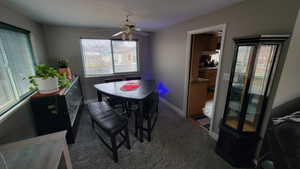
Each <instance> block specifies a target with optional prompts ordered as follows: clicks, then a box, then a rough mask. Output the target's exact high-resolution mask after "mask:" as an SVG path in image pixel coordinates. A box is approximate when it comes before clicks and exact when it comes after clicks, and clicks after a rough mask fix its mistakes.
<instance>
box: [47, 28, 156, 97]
mask: <svg viewBox="0 0 300 169" xmlns="http://www.w3.org/2000/svg"><path fill="white" fill-rule="evenodd" d="M117 31H119V29H103V28H98V29H97V28H80V27H64V26H51V25H44V32H45V37H46V44H47V50H48V55H49V59H50V62H51V64H53V65H55V64H56V60H57V58H59V57H61V56H63V57H68V58H69V60H70V67H71V69H72V71H73V72H74V73H75V74H77V75H80V77H81V84H82V88H83V93H84V96H85V100H92V99H96V90H95V89H94V87H93V86H94V84H96V83H101V82H103V78H101V77H90V78H84V76H83V65H82V56H81V48H80V38H100V39H101V38H102V39H109V38H111V35H113V34H114V33H116V32H117ZM136 39H138V41H139V47H140V48H139V54H140V67H141V75H142V77H143V78H145V79H152V73H151V72H152V71H151V70H152V62H151V57H150V56H151V55H150V48H149V45H150V36H147V37H146V36H138V37H136ZM105 78H110V77H105Z"/></svg>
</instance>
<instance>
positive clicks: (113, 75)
mask: <svg viewBox="0 0 300 169" xmlns="http://www.w3.org/2000/svg"><path fill="white" fill-rule="evenodd" d="M139 74H140V72H126V73H114V74H104V75H84V78H107V77H117V76H131V75H139Z"/></svg>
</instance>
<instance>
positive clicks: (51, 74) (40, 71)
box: [28, 64, 71, 90]
mask: <svg viewBox="0 0 300 169" xmlns="http://www.w3.org/2000/svg"><path fill="white" fill-rule="evenodd" d="M55 77H57V79H58V86H59V88H61V89H62V88H67V87H70V85H71V83H70V81H69V80H68V79H67V76H66V73H65V74H59V73H58V71H57V70H56V69H55V68H53V67H50V66H47V65H44V64H40V65H36V66H35V75H34V76H29V77H28V79H29V82H30V83H31V84H32V85H33V86H34V87H31V88H30V89H31V90H35V89H36V87H37V86H38V85H37V83H36V81H35V79H36V78H42V79H44V80H46V79H48V78H55Z"/></svg>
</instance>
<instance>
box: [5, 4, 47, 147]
mask: <svg viewBox="0 0 300 169" xmlns="http://www.w3.org/2000/svg"><path fill="white" fill-rule="evenodd" d="M0 21H1V22H4V23H7V24H11V25H14V26H17V27H20V28H23V29H26V30H29V31H31V41H32V46H33V52H34V55H35V58H36V60H37V61H38V63H46V62H47V57H46V51H45V47H44V38H43V29H42V26H41V25H39V24H37V23H35V22H33V21H32V20H30V19H29V18H27V17H25V16H22V15H20V14H18V13H17V12H15V11H12V10H10V9H8V8H6V7H4V6H1V5H0ZM32 136H35V129H34V123H33V116H32V112H31V108H30V105H29V103H26V104H25V105H23V106H21V107H20V108H18V109H17V110H16V111H15V112H13V113H12V114H11V116H10V117H9V118H7V119H6V120H5V121H3V122H1V123H0V144H1V143H6V142H11V141H16V140H20V139H24V138H28V137H32Z"/></svg>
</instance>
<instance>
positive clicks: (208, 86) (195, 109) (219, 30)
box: [184, 25, 226, 131]
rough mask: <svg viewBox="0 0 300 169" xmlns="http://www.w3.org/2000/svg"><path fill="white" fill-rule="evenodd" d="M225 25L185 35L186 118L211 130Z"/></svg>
mask: <svg viewBox="0 0 300 169" xmlns="http://www.w3.org/2000/svg"><path fill="white" fill-rule="evenodd" d="M225 27H226V26H225V25H217V26H213V27H208V28H204V29H199V30H194V31H190V32H188V44H187V60H188V62H187V63H188V65H187V66H186V84H185V97H186V98H185V103H184V105H185V107H186V117H187V118H188V119H189V120H191V121H192V122H193V123H194V124H196V125H197V126H199V127H201V128H204V129H206V130H207V131H211V130H212V126H213V120H214V115H215V107H216V102H217V91H218V82H219V74H220V66H221V61H222V53H223V43H224V36H225Z"/></svg>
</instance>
